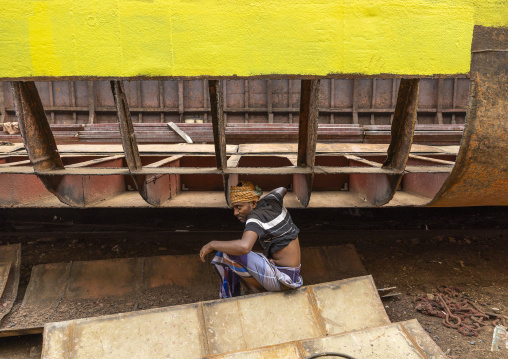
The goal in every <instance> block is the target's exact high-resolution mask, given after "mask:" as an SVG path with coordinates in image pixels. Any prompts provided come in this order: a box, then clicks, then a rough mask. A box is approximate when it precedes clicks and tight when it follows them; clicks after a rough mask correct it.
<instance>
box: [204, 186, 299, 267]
mask: <svg viewBox="0 0 508 359" xmlns="http://www.w3.org/2000/svg"><path fill="white" fill-rule="evenodd" d="M270 193H278V194H280V195H281V197H282V198H284V196H285V195H286V193H287V189H285V188H284V187H280V188H277V189H274V190H273V191H272V192H270ZM256 206H257V202H255V201H252V202H236V203H233V209H234V215H235V217H236V218H238V220H239V221H240V222H242V223H245V222H246V221H247V216H248V215H249V214H250V213H251V212H252V211H253V210H254V208H256ZM257 239H258V235H257V234H256V232H253V231H245V232H243V236H242V238H241V239H236V240H234V241H211V242H208V243H207V244H205V245H204V246H203V248H201V251H200V252H199V256H200V257H201V261H203V262H204V261H205V256H206V255H207V254H208V253H210V252H212V251H221V252H223V253H226V254H230V255H234V256H241V255H244V254H247V253H249V252H250V251H251V250H252V247H253V246H254V243H256V240H257ZM271 259H272V260H273V262H274V263H275V264H276V265H277V266H279V267H298V266H299V265H300V243H299V242H298V238H296V239H295V240H293V241H291V243H289V244H288V245H287V246H286V247H285V248H283V249H281V250H279V251H277V252H275V253H273V254H272V258H271Z"/></svg>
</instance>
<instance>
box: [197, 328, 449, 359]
mask: <svg viewBox="0 0 508 359" xmlns="http://www.w3.org/2000/svg"><path fill="white" fill-rule="evenodd" d="M325 352H338V353H343V354H347V355H350V356H352V357H354V358H362V359H374V358H390V359H406V358H407V359H421V358H428V359H440V358H443V359H444V358H446V355H445V354H444V353H443V352H442V351H441V349H440V348H439V346H438V345H437V344H436V343H435V342H434V341H433V340H432V339H431V338H430V337H429V335H428V334H427V333H426V332H425V330H424V329H423V328H422V327H421V325H420V323H418V321H417V320H416V319H413V320H409V321H405V322H401V323H394V324H389V325H384V326H380V327H376V328H369V329H365V330H361V331H354V332H349V333H346V334H340V335H332V336H327V337H322V338H316V339H310V340H300V341H296V342H292V343H286V344H281V345H274V346H269V347H264V348H259V349H254V350H249V351H240V352H236V353H230V354H225V355H209V356H205V357H204V358H206V359H240V358H241V359H306V358H308V357H309V356H311V355H316V354H319V353H325Z"/></svg>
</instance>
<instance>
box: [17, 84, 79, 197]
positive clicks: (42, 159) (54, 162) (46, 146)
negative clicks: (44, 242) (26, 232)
mask: <svg viewBox="0 0 508 359" xmlns="http://www.w3.org/2000/svg"><path fill="white" fill-rule="evenodd" d="M11 88H12V94H13V100H14V105H15V107H16V114H17V116H18V122H19V130H20V132H21V137H22V139H23V143H24V144H25V148H26V151H27V154H28V158H29V159H30V162H31V163H32V165H33V167H34V171H35V174H36V175H37V177H39V179H40V180H41V182H42V183H43V184H44V186H45V187H46V189H47V190H48V191H49V192H51V193H53V194H54V195H55V196H56V197H57V198H58V199H59V200H60V201H61V202H62V203H65V204H67V205H70V206H79V203H76V202H75V201H73V199H72V198H70V197H68V196H67V195H66V194H65V193H61V192H60V190H59V185H60V183H61V181H62V179H63V177H62V176H48V175H45V173H46V174H47V173H48V172H51V171H53V170H63V169H64V165H63V163H62V159H61V158H60V154H59V153H58V148H57V147H56V142H55V138H54V137H53V133H52V132H51V128H50V126H49V122H48V119H47V117H46V113H45V111H44V107H43V106H42V101H41V99H40V97H39V92H38V91H37V87H35V83H34V82H33V81H27V82H23V81H13V82H11Z"/></svg>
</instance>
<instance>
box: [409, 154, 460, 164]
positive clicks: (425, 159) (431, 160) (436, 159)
mask: <svg viewBox="0 0 508 359" xmlns="http://www.w3.org/2000/svg"><path fill="white" fill-rule="evenodd" d="M409 158H414V159H417V160H423V161H428V162H433V163H439V164H441V165H449V166H454V165H455V162H453V161H445V160H440V159H438V158H432V157H424V156H418V155H412V154H410V155H409Z"/></svg>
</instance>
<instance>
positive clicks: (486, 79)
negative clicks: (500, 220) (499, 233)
mask: <svg viewBox="0 0 508 359" xmlns="http://www.w3.org/2000/svg"><path fill="white" fill-rule="evenodd" d="M471 52H472V55H471V56H472V58H471V72H470V77H471V89H470V96H469V104H468V111H467V118H466V127H465V130H464V136H463V138H462V143H461V148H460V151H459V155H458V157H457V162H456V164H455V167H454V169H453V172H452V173H451V175H450V177H448V179H447V180H446V182H445V183H444V185H443V187H442V188H441V189H440V190H439V192H438V194H437V195H436V197H435V198H434V199H433V200H432V201H431V202H430V203H429V206H439V207H448V206H487V205H508V143H507V141H506V134H507V133H508V98H507V96H506V94H507V93H508V29H506V28H494V27H491V28H487V27H482V26H475V28H474V33H473V44H472V50H471Z"/></svg>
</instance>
